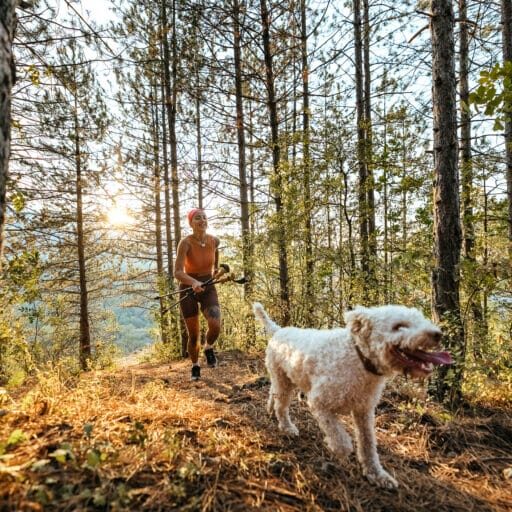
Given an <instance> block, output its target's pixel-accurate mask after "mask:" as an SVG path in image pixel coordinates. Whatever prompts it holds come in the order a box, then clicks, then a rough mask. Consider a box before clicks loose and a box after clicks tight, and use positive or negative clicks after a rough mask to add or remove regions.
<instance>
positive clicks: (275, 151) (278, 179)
mask: <svg viewBox="0 0 512 512" xmlns="http://www.w3.org/2000/svg"><path fill="white" fill-rule="evenodd" d="M260 15H261V26H262V31H261V36H262V40H263V53H264V57H265V87H266V92H267V107H268V115H269V124H270V134H271V135H270V145H271V149H272V166H273V170H274V187H273V188H274V191H273V196H274V202H275V205H276V216H277V245H278V251H279V288H280V292H281V294H280V296H281V308H282V323H283V325H287V324H288V322H289V321H290V292H289V282H288V253H287V249H286V233H285V229H286V228H285V222H284V211H283V199H282V175H281V146H280V140H279V118H278V113H277V98H276V91H275V79H274V65H273V55H272V49H271V40H270V16H269V11H268V7H267V2H266V0H260Z"/></svg>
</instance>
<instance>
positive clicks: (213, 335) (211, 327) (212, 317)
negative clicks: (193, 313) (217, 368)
mask: <svg viewBox="0 0 512 512" xmlns="http://www.w3.org/2000/svg"><path fill="white" fill-rule="evenodd" d="M203 314H204V317H205V318H206V322H207V323H208V331H207V332H206V348H207V349H208V348H210V347H211V346H212V345H213V344H214V343H215V342H216V341H217V338H218V337H219V334H220V307H219V306H218V305H216V306H210V307H208V308H206V309H205V310H204V311H203Z"/></svg>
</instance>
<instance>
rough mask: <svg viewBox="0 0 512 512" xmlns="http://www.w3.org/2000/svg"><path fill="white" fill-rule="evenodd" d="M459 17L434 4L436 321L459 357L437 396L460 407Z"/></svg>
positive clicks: (441, 374)
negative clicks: (456, 35)
mask: <svg viewBox="0 0 512 512" xmlns="http://www.w3.org/2000/svg"><path fill="white" fill-rule="evenodd" d="M454 23H455V21H454V15H453V8H452V3H451V0H432V20H431V31H432V104H433V122H434V126H433V128H434V179H435V182H434V269H433V272H432V299H433V314H434V318H435V320H436V321H437V322H438V323H440V324H441V325H442V327H443V330H444V332H445V340H446V341H445V345H448V348H449V349H450V350H451V352H452V355H453V356H454V359H455V364H454V366H453V367H448V366H442V367H440V370H439V371H438V375H437V381H436V383H435V384H436V396H437V398H438V399H439V400H442V401H447V402H449V404H450V405H452V406H456V405H457V404H458V403H459V402H460V399H461V385H462V371H463V363H464V355H465V346H464V329H463V326H462V321H461V315H460V304H459V279H460V277H459V272H460V269H459V261H460V250H461V238H462V235H461V228H460V213H459V204H460V202H459V176H458V168H457V160H458V144H457V99H456V79H455V49H454V48H455V47H454V36H453V30H454Z"/></svg>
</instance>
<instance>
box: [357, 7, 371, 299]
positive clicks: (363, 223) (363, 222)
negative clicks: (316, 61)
mask: <svg viewBox="0 0 512 512" xmlns="http://www.w3.org/2000/svg"><path fill="white" fill-rule="evenodd" d="M354 50H355V64H356V66H355V67H356V69H355V79H356V123H357V167H358V169H359V193H358V205H359V237H360V245H361V248H360V255H361V273H362V279H361V280H362V287H363V289H362V295H363V297H367V296H368V291H369V286H368V285H369V283H368V276H369V274H370V262H369V259H370V258H369V241H368V174H367V168H366V128H365V110H364V84H363V42H362V38H361V4H360V0H354Z"/></svg>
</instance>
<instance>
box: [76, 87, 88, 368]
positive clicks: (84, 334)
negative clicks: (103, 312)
mask: <svg viewBox="0 0 512 512" xmlns="http://www.w3.org/2000/svg"><path fill="white" fill-rule="evenodd" d="M73 124H74V126H73V128H74V138H75V154H74V160H75V172H76V182H75V193H76V243H77V253H78V275H79V294H80V313H79V314H80V341H79V360H80V368H81V369H82V370H87V369H88V360H90V359H91V330H90V327H89V298H88V291H87V272H86V260H85V237H84V216H83V183H82V155H81V152H80V142H81V141H80V123H79V121H78V100H77V97H76V94H75V95H74V109H73Z"/></svg>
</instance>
